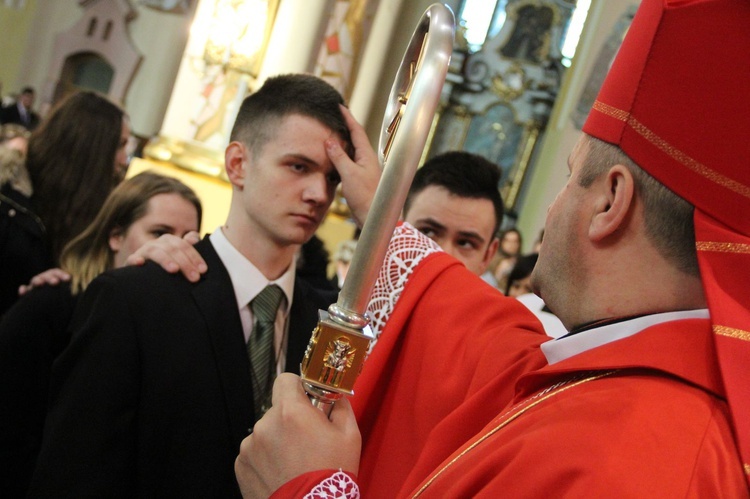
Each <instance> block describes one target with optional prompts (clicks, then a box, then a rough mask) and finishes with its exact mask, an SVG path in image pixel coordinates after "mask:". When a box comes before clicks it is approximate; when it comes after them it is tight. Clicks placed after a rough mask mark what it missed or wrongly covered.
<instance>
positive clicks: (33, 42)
mask: <svg viewBox="0 0 750 499" xmlns="http://www.w3.org/2000/svg"><path fill="white" fill-rule="evenodd" d="M131 5H132V6H133V7H134V9H135V10H136V12H137V16H136V17H135V19H133V20H132V21H130V23H128V25H127V30H128V33H129V35H130V39H131V41H132V42H133V45H134V46H135V48H136V50H138V52H140V53H141V54H142V55H143V56H144V59H143V61H142V62H141V64H140V67H139V68H138V70H137V72H136V74H135V77H134V78H133V80H132V81H131V83H130V86H129V87H128V91H127V94H126V96H125V101H124V103H122V104H123V105H124V106H125V108H126V109H127V111H128V113H129V114H130V118H131V125H132V128H133V131H134V132H135V133H137V134H139V135H153V134H156V133H157V132H158V131H159V129H160V128H161V123H162V120H163V118H164V113H165V111H166V107H167V103H168V102H169V95H170V94H171V91H172V85H173V84H174V79H175V76H176V74H177V68H178V65H179V62H180V58H181V56H182V52H183V50H184V49H185V43H186V41H187V35H188V30H189V28H190V21H191V19H192V13H187V14H170V13H165V12H160V11H157V10H154V9H149V8H146V7H143V6H141V5H140V4H138V3H136V2H134V1H133V2H131ZM83 11H84V10H83V8H82V7H80V5H79V2H78V0H47V1H44V2H39V0H28V1H27V3H26V6H25V7H24V9H21V10H19V11H11V10H9V9H3V10H2V11H0V13H1V14H2V19H0V31H1V32H2V33H6V31H5V30H4V29H3V28H4V27H5V26H4V23H6V17H8V15H7V13H9V12H12V13H13V14H14V16H17V17H19V18H20V21H22V22H18V24H19V27H18V29H17V30H16V28H15V27H14V31H13V32H15V31H18V37H17V38H14V39H10V37H6V36H5V35H4V36H3V37H0V53H2V54H3V62H2V68H1V69H0V71H4V72H5V73H0V78H1V79H2V81H3V83H4V88H3V93H4V94H7V93H9V92H15V91H17V90H18V88H20V87H22V86H24V85H27V84H28V85H32V86H34V87H35V88H36V89H37V93H38V95H39V97H41V96H42V95H45V94H46V92H45V90H46V89H47V86H48V85H49V83H48V78H49V77H51V75H50V76H49V77H48V74H47V71H48V68H49V66H50V64H51V59H52V55H53V48H54V43H55V37H56V36H57V35H58V34H59V33H62V32H64V31H66V30H68V29H69V28H70V27H71V26H73V25H74V24H75V22H76V21H77V20H78V19H80V17H81V15H82V13H83ZM23 22H25V23H26V24H25V25H24V24H23ZM18 40H23V43H18ZM6 54H8V56H6ZM6 57H7V60H8V61H10V62H11V63H10V64H6ZM14 58H16V59H18V60H19V63H18V64H17V65H16V67H15V69H14V68H13V65H12V61H13V59H14ZM54 77H55V78H56V77H57V75H54ZM41 100H42V99H41V98H39V99H38V102H37V107H40V106H42V105H43V103H42V102H41ZM40 109H41V108H40ZM41 110H42V111H44V109H41Z"/></svg>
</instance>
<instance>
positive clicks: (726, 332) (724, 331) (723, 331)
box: [713, 324, 750, 341]
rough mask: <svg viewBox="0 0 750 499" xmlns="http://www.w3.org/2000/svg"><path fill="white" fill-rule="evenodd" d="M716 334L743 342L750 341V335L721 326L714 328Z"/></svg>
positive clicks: (740, 330)
mask: <svg viewBox="0 0 750 499" xmlns="http://www.w3.org/2000/svg"><path fill="white" fill-rule="evenodd" d="M713 330H714V333H716V334H718V335H720V336H727V337H729V338H734V339H737V340H742V341H750V333H749V332H747V331H743V330H742V329H735V328H733V327H727V326H719V325H718V324H716V325H714V326H713Z"/></svg>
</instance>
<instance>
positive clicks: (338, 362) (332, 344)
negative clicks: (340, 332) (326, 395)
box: [318, 336, 357, 388]
mask: <svg viewBox="0 0 750 499" xmlns="http://www.w3.org/2000/svg"><path fill="white" fill-rule="evenodd" d="M356 352H357V349H356V348H354V347H353V346H352V344H351V343H350V342H349V340H348V339H347V337H346V336H340V337H338V338H336V339H335V340H332V341H329V342H328V348H326V353H325V355H324V358H323V367H322V368H321V370H320V375H319V376H318V379H319V380H320V382H321V383H325V384H326V385H329V386H332V387H335V388H338V387H339V386H340V385H341V378H342V377H343V376H344V372H345V371H346V370H347V369H349V368H350V367H352V362H354V354H355V353H356Z"/></svg>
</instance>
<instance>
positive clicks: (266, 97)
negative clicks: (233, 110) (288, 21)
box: [230, 74, 354, 157]
mask: <svg viewBox="0 0 750 499" xmlns="http://www.w3.org/2000/svg"><path fill="white" fill-rule="evenodd" d="M338 105H344V99H343V98H342V97H341V94H339V92H338V91H337V90H336V89H335V88H333V87H332V86H331V85H329V84H328V83H327V82H325V81H324V80H321V79H320V78H317V77H315V76H312V75H307V74H285V75H279V76H274V77H272V78H269V79H267V80H266V81H265V83H264V84H263V86H262V87H261V88H259V89H258V90H257V91H256V92H255V93H253V94H251V95H250V96H248V97H247V98H246V99H245V100H244V102H243V103H242V106H240V110H239V113H238V114H237V119H236V120H235V122H234V127H233V128H232V133H231V135H230V141H234V140H236V141H239V142H243V143H245V144H247V146H248V147H250V149H251V150H252V151H253V154H258V152H259V151H260V149H261V148H262V146H263V144H265V142H266V141H267V140H268V138H269V137H270V136H271V135H273V133H274V132H275V130H276V126H277V125H278V124H279V122H280V121H281V119H282V118H284V117H286V116H288V115H290V114H299V115H302V116H307V117H309V118H313V119H315V120H317V121H319V122H320V123H322V124H323V125H325V126H326V127H328V128H330V129H331V130H332V131H333V132H334V133H336V134H337V135H338V136H340V137H341V138H342V139H343V140H344V143H345V144H346V152H347V154H349V156H350V157H352V156H353V154H354V146H353V145H352V141H351V137H350V136H349V129H348V128H347V126H346V122H345V121H344V118H343V116H342V114H341V111H340V110H339V107H338Z"/></svg>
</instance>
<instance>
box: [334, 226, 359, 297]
mask: <svg viewBox="0 0 750 499" xmlns="http://www.w3.org/2000/svg"><path fill="white" fill-rule="evenodd" d="M356 248H357V240H356V239H348V240H346V241H341V242H340V243H339V244H338V246H337V247H336V253H334V255H333V262H334V264H335V269H336V273H335V275H334V276H333V279H332V284H335V285H336V289H339V290H340V289H341V288H342V287H343V286H344V280H345V279H346V274H347V272H349V265H351V263H352V258H353V257H354V250H355V249H356Z"/></svg>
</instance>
